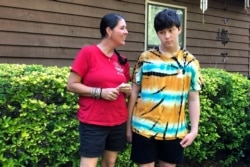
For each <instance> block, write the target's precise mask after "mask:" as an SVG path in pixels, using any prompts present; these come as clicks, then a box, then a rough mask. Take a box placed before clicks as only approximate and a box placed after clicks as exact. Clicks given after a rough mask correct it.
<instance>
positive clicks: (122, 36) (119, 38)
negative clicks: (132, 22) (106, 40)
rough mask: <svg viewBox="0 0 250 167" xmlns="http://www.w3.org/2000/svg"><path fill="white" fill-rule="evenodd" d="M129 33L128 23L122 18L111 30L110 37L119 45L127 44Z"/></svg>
mask: <svg viewBox="0 0 250 167" xmlns="http://www.w3.org/2000/svg"><path fill="white" fill-rule="evenodd" d="M127 35H128V30H127V24H126V21H125V20H124V19H120V20H119V21H118V23H117V25H116V26H115V28H114V29H113V30H112V31H111V35H110V39H112V40H113V41H114V43H116V45H117V46H121V45H125V40H126V37H127Z"/></svg>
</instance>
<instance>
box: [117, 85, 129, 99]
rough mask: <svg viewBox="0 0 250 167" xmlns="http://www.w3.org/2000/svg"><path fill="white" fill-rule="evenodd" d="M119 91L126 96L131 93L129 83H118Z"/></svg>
mask: <svg viewBox="0 0 250 167" xmlns="http://www.w3.org/2000/svg"><path fill="white" fill-rule="evenodd" d="M117 88H118V90H119V92H122V93H124V94H125V95H126V97H128V96H129V95H130V94H131V89H132V88H131V85H130V84H128V83H122V84H121V85H119V86H118V87H117Z"/></svg>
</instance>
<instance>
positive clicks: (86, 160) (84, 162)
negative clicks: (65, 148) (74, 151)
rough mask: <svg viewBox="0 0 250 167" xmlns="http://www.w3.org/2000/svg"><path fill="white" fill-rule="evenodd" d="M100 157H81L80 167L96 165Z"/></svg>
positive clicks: (93, 166) (94, 166)
mask: <svg viewBox="0 0 250 167" xmlns="http://www.w3.org/2000/svg"><path fill="white" fill-rule="evenodd" d="M97 161H98V158H87V157H81V160H80V167H96V165H97Z"/></svg>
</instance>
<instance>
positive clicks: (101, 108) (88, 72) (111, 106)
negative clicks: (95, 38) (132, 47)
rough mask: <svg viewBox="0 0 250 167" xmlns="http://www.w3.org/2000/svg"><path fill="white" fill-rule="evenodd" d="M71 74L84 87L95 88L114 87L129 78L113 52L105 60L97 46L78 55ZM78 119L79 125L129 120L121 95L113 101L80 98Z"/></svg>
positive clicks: (103, 124) (127, 67) (85, 49)
mask: <svg viewBox="0 0 250 167" xmlns="http://www.w3.org/2000/svg"><path fill="white" fill-rule="evenodd" d="M71 71H74V72H76V73H77V74H78V75H79V76H80V77H81V78H82V83H83V84H84V85H86V86H90V87H96V88H115V87H117V86H118V85H120V84H121V83H126V82H128V81H129V79H130V69H129V64H128V63H126V64H125V65H120V64H119V62H118V56H117V55H116V54H115V53H114V54H113V56H112V57H111V58H108V57H107V56H106V55H104V53H103V52H102V51H101V50H100V49H99V48H98V47H97V46H96V45H90V46H85V47H83V48H82V49H81V50H80V51H79V52H78V54H77V56H76V58H75V60H74V62H73V64H72V67H71ZM77 117H78V119H79V121H81V122H84V123H88V124H95V125H101V126H114V125H119V124H121V123H124V122H126V120H127V117H128V111H127V107H126V101H125V96H124V94H123V93H120V95H119V96H118V98H117V99H116V100H114V101H108V100H105V99H102V98H100V99H95V98H93V97H85V96H79V109H78V113H77Z"/></svg>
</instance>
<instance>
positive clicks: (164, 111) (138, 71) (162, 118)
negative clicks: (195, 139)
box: [132, 47, 201, 140]
mask: <svg viewBox="0 0 250 167" xmlns="http://www.w3.org/2000/svg"><path fill="white" fill-rule="evenodd" d="M132 82H134V83H136V84H137V85H139V86H140V87H141V90H140V93H139V96H138V99H137V102H136V104H135V106H134V109H133V115H132V130H133V131H134V132H135V133H138V134H140V135H142V136H145V137H147V138H154V139H156V140H172V139H176V138H183V137H184V136H185V135H186V134H187V133H188V128H187V121H186V118H185V103H186V100H187V97H188V93H189V91H199V90H201V75H200V66H199V62H198V60H197V59H196V58H195V57H194V56H193V55H192V54H190V53H189V52H188V51H186V50H182V49H181V50H179V51H178V53H177V54H176V55H175V56H173V57H171V58H167V57H166V56H164V55H162V54H161V52H159V47H156V48H154V49H150V50H148V51H145V52H143V53H142V54H141V56H140V57H139V58H138V61H137V63H136V65H135V68H134V71H133V76H132Z"/></svg>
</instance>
